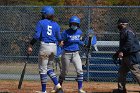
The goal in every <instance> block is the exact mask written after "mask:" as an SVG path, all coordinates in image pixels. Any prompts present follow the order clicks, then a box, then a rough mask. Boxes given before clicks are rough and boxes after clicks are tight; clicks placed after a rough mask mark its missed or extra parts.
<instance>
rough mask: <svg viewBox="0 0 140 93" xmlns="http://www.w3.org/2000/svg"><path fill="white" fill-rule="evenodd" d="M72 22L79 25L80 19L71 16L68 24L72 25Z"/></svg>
mask: <svg viewBox="0 0 140 93" xmlns="http://www.w3.org/2000/svg"><path fill="white" fill-rule="evenodd" d="M72 22H74V23H78V24H80V19H79V18H78V17H77V16H72V17H71V18H70V19H69V23H72Z"/></svg>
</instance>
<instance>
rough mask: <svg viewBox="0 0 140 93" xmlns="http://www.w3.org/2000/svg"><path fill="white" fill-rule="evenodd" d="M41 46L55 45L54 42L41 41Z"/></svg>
mask: <svg viewBox="0 0 140 93" xmlns="http://www.w3.org/2000/svg"><path fill="white" fill-rule="evenodd" d="M41 44H56V43H55V42H43V41H41Z"/></svg>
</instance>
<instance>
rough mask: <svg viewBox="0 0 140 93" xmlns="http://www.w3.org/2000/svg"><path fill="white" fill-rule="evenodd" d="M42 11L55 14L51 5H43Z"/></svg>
mask: <svg viewBox="0 0 140 93" xmlns="http://www.w3.org/2000/svg"><path fill="white" fill-rule="evenodd" d="M40 12H41V13H42V14H46V15H54V9H53V8H52V7H51V6H43V7H42V10H41V11H40Z"/></svg>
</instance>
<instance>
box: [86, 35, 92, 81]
mask: <svg viewBox="0 0 140 93" xmlns="http://www.w3.org/2000/svg"><path fill="white" fill-rule="evenodd" d="M91 41H92V37H91V36H89V38H88V45H87V49H88V50H87V55H86V57H87V58H86V64H85V65H86V66H87V81H89V54H90V48H91Z"/></svg>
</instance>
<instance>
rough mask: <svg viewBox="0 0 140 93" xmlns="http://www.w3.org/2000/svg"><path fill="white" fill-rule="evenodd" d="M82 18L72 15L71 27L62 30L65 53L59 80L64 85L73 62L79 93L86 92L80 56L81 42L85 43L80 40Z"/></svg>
mask: <svg viewBox="0 0 140 93" xmlns="http://www.w3.org/2000/svg"><path fill="white" fill-rule="evenodd" d="M79 24H80V19H79V18H78V17H77V16H72V17H71V18H70V19H69V27H70V28H69V29H67V30H65V31H63V32H62V40H63V43H64V45H63V50H64V51H63V53H62V71H61V73H60V76H59V82H60V84H61V85H62V83H63V80H64V79H65V76H66V75H67V73H68V69H69V64H70V62H71V63H73V65H74V67H75V69H76V72H77V82H78V93H86V92H85V91H84V90H82V82H83V70H82V62H81V58H80V56H79V52H78V51H79V44H80V45H84V43H83V42H82V41H81V40H80V37H81V35H82V31H81V30H80V29H79Z"/></svg>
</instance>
